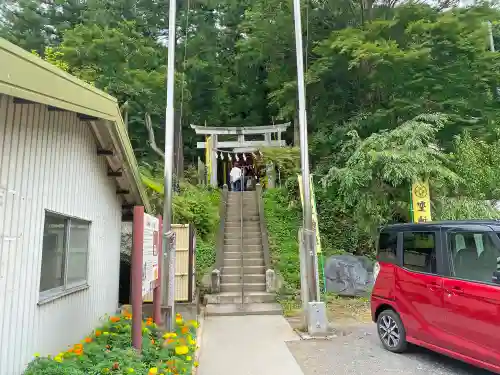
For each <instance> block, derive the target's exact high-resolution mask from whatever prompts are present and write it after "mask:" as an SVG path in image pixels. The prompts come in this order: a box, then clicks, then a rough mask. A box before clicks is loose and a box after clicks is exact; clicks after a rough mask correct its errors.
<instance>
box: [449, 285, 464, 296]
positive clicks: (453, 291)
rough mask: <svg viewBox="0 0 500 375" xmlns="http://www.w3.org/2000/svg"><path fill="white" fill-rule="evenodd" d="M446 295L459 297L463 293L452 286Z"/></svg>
mask: <svg viewBox="0 0 500 375" xmlns="http://www.w3.org/2000/svg"><path fill="white" fill-rule="evenodd" d="M446 293H448V295H451V294H455V295H460V294H463V293H464V291H463V289H462V288H460V287H459V286H452V287H451V290H447V291H446Z"/></svg>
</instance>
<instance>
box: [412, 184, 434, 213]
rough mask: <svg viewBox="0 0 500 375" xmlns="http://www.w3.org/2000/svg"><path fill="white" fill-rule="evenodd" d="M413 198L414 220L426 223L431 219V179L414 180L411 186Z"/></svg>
mask: <svg viewBox="0 0 500 375" xmlns="http://www.w3.org/2000/svg"><path fill="white" fill-rule="evenodd" d="M411 198H412V203H413V222H415V223H425V222H428V221H431V220H432V217H431V193H430V190H429V181H428V180H426V181H417V182H414V183H413V185H412V186H411Z"/></svg>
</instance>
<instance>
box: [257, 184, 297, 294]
mask: <svg viewBox="0 0 500 375" xmlns="http://www.w3.org/2000/svg"><path fill="white" fill-rule="evenodd" d="M264 209H265V216H266V224H267V230H268V236H269V247H270V252H271V261H272V263H273V268H274V269H275V270H276V271H277V272H278V274H279V275H281V277H282V278H283V282H284V285H283V290H282V294H287V295H296V294H297V293H298V292H299V290H300V260H299V243H298V235H299V228H300V226H301V222H302V212H301V210H300V206H299V205H295V206H294V205H290V204H289V201H288V197H287V190H286V189H269V190H267V191H266V192H265V194H264Z"/></svg>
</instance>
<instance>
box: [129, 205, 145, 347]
mask: <svg viewBox="0 0 500 375" xmlns="http://www.w3.org/2000/svg"><path fill="white" fill-rule="evenodd" d="M133 228H134V229H133V234H132V236H133V237H132V243H133V245H132V264H131V272H130V274H131V294H132V296H131V297H132V298H131V299H132V301H131V302H132V346H133V347H134V348H135V349H137V350H138V351H140V350H141V349H142V261H143V259H142V252H143V243H144V207H143V206H135V207H134V224H133Z"/></svg>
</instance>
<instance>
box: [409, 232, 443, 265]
mask: <svg viewBox="0 0 500 375" xmlns="http://www.w3.org/2000/svg"><path fill="white" fill-rule="evenodd" d="M403 267H405V268H408V269H410V270H412V271H418V272H425V273H432V274H435V273H437V267H436V236H435V234H434V233H433V232H404V233H403Z"/></svg>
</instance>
